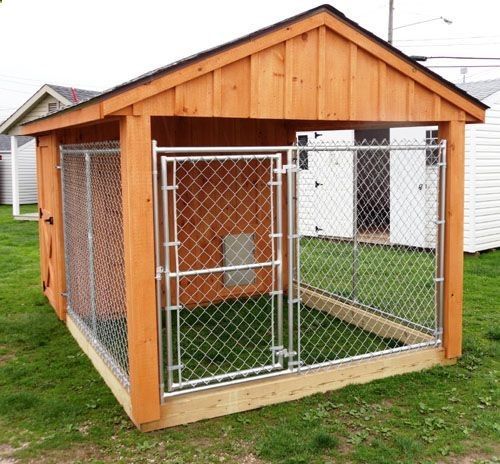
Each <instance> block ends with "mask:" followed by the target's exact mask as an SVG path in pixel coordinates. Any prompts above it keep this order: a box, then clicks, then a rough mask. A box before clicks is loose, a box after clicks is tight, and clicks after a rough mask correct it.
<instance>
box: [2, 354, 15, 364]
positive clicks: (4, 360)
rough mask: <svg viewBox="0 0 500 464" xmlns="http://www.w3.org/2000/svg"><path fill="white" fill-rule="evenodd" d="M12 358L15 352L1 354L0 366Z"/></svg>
mask: <svg viewBox="0 0 500 464" xmlns="http://www.w3.org/2000/svg"><path fill="white" fill-rule="evenodd" d="M11 359H14V355H13V354H2V355H0V366H1V365H2V364H7V363H8V362H9V361H10V360H11Z"/></svg>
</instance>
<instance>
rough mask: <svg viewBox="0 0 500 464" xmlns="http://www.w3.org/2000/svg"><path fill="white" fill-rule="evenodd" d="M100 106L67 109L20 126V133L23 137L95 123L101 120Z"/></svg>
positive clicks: (90, 105) (99, 104) (98, 104)
mask: <svg viewBox="0 0 500 464" xmlns="http://www.w3.org/2000/svg"><path fill="white" fill-rule="evenodd" d="M101 105H102V103H101V102H100V103H94V104H89V105H88V106H83V107H81V108H78V109H73V110H72V109H68V110H66V111H63V112H61V114H55V115H53V116H50V117H48V118H43V119H40V120H38V121H36V120H35V121H33V122H30V123H28V124H26V125H25V126H22V128H21V133H22V134H23V135H34V134H41V133H43V132H48V131H51V130H54V129H61V128H63V127H69V126H75V125H77V124H86V123H89V122H92V121H97V120H98V119H101V118H102V111H101V109H102V108H101ZM119 109H121V108H119Z"/></svg>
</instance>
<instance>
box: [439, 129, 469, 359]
mask: <svg viewBox="0 0 500 464" xmlns="http://www.w3.org/2000/svg"><path fill="white" fill-rule="evenodd" d="M439 137H440V138H441V139H444V140H446V141H447V149H446V162H447V167H446V192H445V202H446V217H445V219H446V225H445V243H444V301H443V304H444V314H443V346H444V348H445V351H446V357H447V358H456V357H458V356H460V355H461V354H462V293H463V265H464V262H463V250H464V165H465V159H464V151H465V124H464V122H463V121H450V122H445V123H440V124H439Z"/></svg>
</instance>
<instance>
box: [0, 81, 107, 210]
mask: <svg viewBox="0 0 500 464" xmlns="http://www.w3.org/2000/svg"><path fill="white" fill-rule="evenodd" d="M97 94H99V92H95V91H92V90H82V89H75V88H71V87H62V86H59V85H49V84H45V85H44V86H42V87H41V88H40V90H38V92H36V93H35V94H34V95H33V96H32V97H31V98H30V99H29V100H27V101H26V102H25V103H24V104H23V105H22V106H21V107H20V108H19V109H17V110H16V111H15V112H14V113H13V114H12V115H11V116H10V117H8V118H7V119H6V120H5V121H4V122H2V123H1V124H0V204H7V205H12V211H13V215H14V217H16V218H21V215H20V211H19V205H22V204H30V203H36V202H37V185H36V156H35V153H36V142H35V139H33V138H32V137H23V136H20V135H19V134H20V132H21V129H20V126H21V125H22V124H24V123H26V122H28V121H32V120H34V119H37V118H40V117H42V116H45V115H47V114H48V113H52V112H55V111H58V110H60V109H62V108H65V107H67V106H71V105H73V104H76V103H80V102H82V101H85V100H88V99H89V98H91V97H93V96H95V95H97ZM30 216H32V215H30Z"/></svg>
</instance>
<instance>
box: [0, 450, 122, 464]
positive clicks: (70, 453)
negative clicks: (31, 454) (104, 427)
mask: <svg viewBox="0 0 500 464" xmlns="http://www.w3.org/2000/svg"><path fill="white" fill-rule="evenodd" d="M94 460H99V461H103V462H115V461H116V460H115V458H114V457H113V456H108V455H106V454H103V453H102V452H101V451H100V450H99V449H98V448H97V447H93V446H80V447H74V448H70V449H67V450H54V451H46V452H43V453H42V454H41V455H40V456H37V457H36V458H32V459H29V460H28V461H26V462H28V463H30V464H70V463H74V462H75V461H83V462H85V461H94ZM16 462H17V461H16ZM0 464H4V463H3V462H2V461H0Z"/></svg>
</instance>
